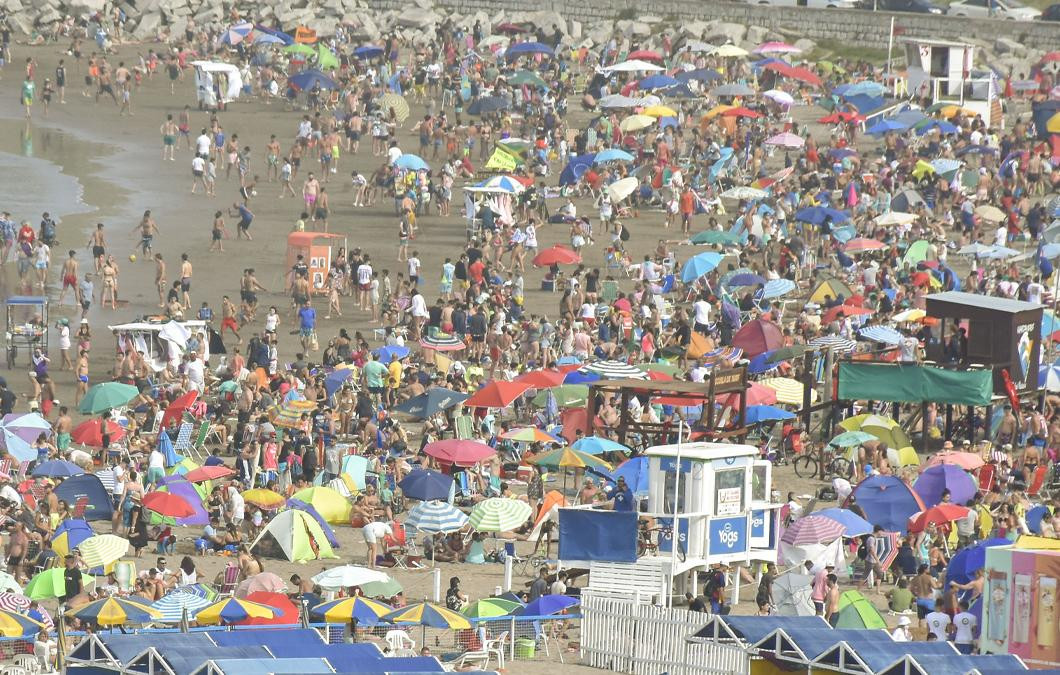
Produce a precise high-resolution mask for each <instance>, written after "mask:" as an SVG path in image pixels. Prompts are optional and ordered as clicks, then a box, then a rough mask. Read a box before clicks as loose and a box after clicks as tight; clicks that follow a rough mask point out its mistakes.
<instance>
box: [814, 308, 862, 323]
mask: <svg viewBox="0 0 1060 675" xmlns="http://www.w3.org/2000/svg"><path fill="white" fill-rule="evenodd" d="M874 313H875V310H871V309H869V308H867V307H856V306H854V305H836V306H835V307H833V308H832V309H830V310H828V311H827V312H825V313H824V314H823V315H821V323H831V322H833V321H835V320H836V319H838V318H839V317H841V316H862V315H864V314H874Z"/></svg>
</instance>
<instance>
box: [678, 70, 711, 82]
mask: <svg viewBox="0 0 1060 675" xmlns="http://www.w3.org/2000/svg"><path fill="white" fill-rule="evenodd" d="M674 78H675V79H676V80H678V81H680V82H685V83H688V82H692V81H695V82H714V81H715V80H720V79H721V73H719V72H718V71H716V70H714V69H713V68H696V69H693V70H685V71H681V72H679V73H675V74H674Z"/></svg>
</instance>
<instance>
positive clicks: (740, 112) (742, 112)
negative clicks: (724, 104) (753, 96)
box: [721, 105, 762, 118]
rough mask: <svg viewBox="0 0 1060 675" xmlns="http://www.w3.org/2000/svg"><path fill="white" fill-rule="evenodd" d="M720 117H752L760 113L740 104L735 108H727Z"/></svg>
mask: <svg viewBox="0 0 1060 675" xmlns="http://www.w3.org/2000/svg"><path fill="white" fill-rule="evenodd" d="M721 116H722V117H754V118H758V117H761V116H762V113H756V112H755V111H754V110H751V109H749V108H745V107H743V106H742V105H741V106H737V107H735V108H729V109H728V110H726V111H725V112H723V113H722V114H721Z"/></svg>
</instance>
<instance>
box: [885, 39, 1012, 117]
mask: <svg viewBox="0 0 1060 675" xmlns="http://www.w3.org/2000/svg"><path fill="white" fill-rule="evenodd" d="M901 45H902V47H903V49H904V50H905V61H906V64H907V71H906V80H905V81H904V82H901V83H899V84H898V85H896V86H899V88H900V90H904V91H906V92H908V94H909V95H910V96H914V97H916V98H920V99H926V100H928V101H929V102H930V104H934V103H944V104H950V105H955V106H959V107H961V108H964V109H965V110H967V111H969V112H972V113H975V114H977V115H979V116H980V117H982V118H983V121H984V122H985V123H986V124H987V126H990V127H995V126H1002V127H1003V126H1004V115H1002V112H1001V91H1000V87H999V85H998V81H997V78H996V77H995V76H994V75H993V73H992V72H991V71H989V70H986V69H980V70H977V69H975V68H974V66H973V63H974V57H975V45H972V44H969V43H967V42H952V41H948V40H931V39H926V38H903V39H901ZM896 93H898V91H896Z"/></svg>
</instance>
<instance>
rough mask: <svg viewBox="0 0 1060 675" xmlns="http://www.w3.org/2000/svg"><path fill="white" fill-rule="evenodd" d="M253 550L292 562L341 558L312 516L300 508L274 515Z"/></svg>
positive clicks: (252, 547)
mask: <svg viewBox="0 0 1060 675" xmlns="http://www.w3.org/2000/svg"><path fill="white" fill-rule="evenodd" d="M250 550H251V551H252V552H254V553H257V554H259V555H264V556H269V557H275V558H281V557H282V558H286V559H288V560H290V561H292V562H305V561H307V560H315V559H318V558H320V559H323V558H338V556H337V555H335V552H334V551H332V549H331V544H330V543H329V542H328V538H327V535H325V534H324V531H323V530H322V529H321V528H320V525H318V524H317V521H316V520H314V519H313V516H311V515H309V514H308V513H306V512H305V511H299V510H297V509H289V510H287V511H282V512H280V513H279V515H277V516H276V517H275V518H273V519H272V521H270V522H269V524H268V525H266V526H265V529H264V530H262V531H261V534H260V535H258V538H257V539H255V540H254V544H253V545H252V546H251V547H250Z"/></svg>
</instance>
